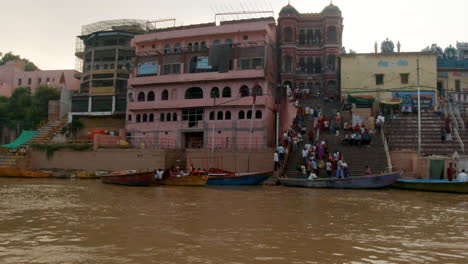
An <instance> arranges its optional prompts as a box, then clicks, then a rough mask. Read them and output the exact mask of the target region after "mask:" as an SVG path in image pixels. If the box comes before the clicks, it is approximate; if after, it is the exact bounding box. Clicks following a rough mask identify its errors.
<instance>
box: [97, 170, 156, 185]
mask: <svg viewBox="0 0 468 264" xmlns="http://www.w3.org/2000/svg"><path fill="white" fill-rule="evenodd" d="M100 178H101V181H102V182H103V183H107V184H117V185H127V186H149V185H151V182H152V181H153V179H154V172H152V171H150V172H139V173H126V174H107V175H102V176H101V177H100Z"/></svg>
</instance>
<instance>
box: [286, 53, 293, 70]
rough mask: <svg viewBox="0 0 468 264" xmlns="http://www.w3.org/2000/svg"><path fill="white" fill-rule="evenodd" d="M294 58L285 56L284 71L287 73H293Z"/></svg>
mask: <svg viewBox="0 0 468 264" xmlns="http://www.w3.org/2000/svg"><path fill="white" fill-rule="evenodd" d="M292 69H293V67H292V56H289V55H286V56H284V71H285V72H292Z"/></svg>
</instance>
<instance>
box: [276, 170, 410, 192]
mask: <svg viewBox="0 0 468 264" xmlns="http://www.w3.org/2000/svg"><path fill="white" fill-rule="evenodd" d="M402 173H403V172H391V173H383V174H377V175H367V176H357V177H348V178H344V179H343V178H323V179H316V180H309V179H301V178H282V179H280V181H281V183H282V184H283V185H284V186H288V187H307V188H332V189H379V188H385V187H388V186H390V185H391V184H392V183H394V182H395V181H396V180H397V179H398V178H399V177H400V176H401V174H402Z"/></svg>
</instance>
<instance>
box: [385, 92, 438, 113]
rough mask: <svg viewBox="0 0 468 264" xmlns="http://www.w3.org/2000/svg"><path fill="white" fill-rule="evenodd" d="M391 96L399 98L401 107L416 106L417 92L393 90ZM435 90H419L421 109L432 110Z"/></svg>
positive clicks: (414, 107)
mask: <svg viewBox="0 0 468 264" xmlns="http://www.w3.org/2000/svg"><path fill="white" fill-rule="evenodd" d="M392 98H396V99H401V101H402V103H401V107H402V108H404V107H406V108H411V109H414V110H415V109H417V108H418V92H417V91H405V92H393V93H392ZM434 106H435V92H426V91H424V92H421V110H434Z"/></svg>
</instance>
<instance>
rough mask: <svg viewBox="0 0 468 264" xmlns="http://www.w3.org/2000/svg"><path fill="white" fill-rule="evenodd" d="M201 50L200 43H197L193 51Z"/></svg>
mask: <svg viewBox="0 0 468 264" xmlns="http://www.w3.org/2000/svg"><path fill="white" fill-rule="evenodd" d="M199 49H200V44H198V42H195V45H193V50H194V51H198V50H199Z"/></svg>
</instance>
